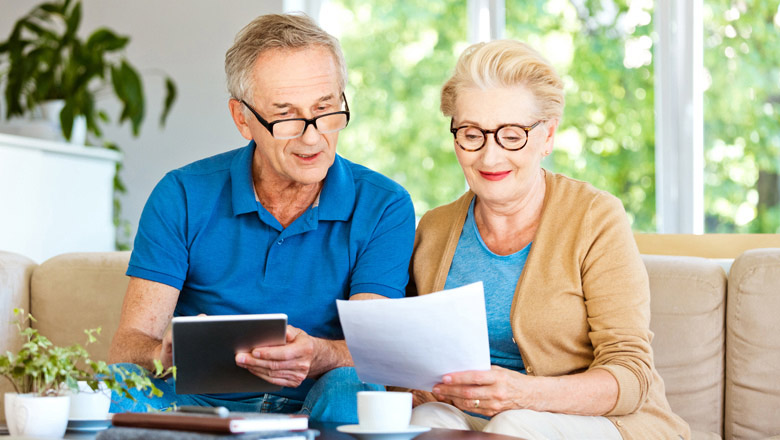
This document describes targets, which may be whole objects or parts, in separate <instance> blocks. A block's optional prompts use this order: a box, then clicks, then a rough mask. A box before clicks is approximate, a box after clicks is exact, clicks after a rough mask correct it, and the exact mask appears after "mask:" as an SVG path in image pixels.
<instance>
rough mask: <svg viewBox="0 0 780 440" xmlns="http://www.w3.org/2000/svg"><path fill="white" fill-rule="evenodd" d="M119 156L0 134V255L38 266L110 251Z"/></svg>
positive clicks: (87, 148) (112, 241) (103, 150)
mask: <svg viewBox="0 0 780 440" xmlns="http://www.w3.org/2000/svg"><path fill="white" fill-rule="evenodd" d="M121 158H122V156H121V154H119V153H117V152H115V151H110V150H106V149H102V148H94V147H82V146H76V145H73V144H67V143H60V142H51V141H45V140H40V139H34V138H28V137H22V136H13V135H7V134H0V250H3V251H10V252H15V253H18V254H22V255H24V256H26V257H29V258H31V259H33V260H35V261H37V262H38V263H41V262H43V261H44V260H46V259H48V258H50V257H53V256H55V255H58V254H61V253H65V252H81V251H111V250H114V225H113V214H112V213H113V180H114V174H115V167H116V163H117V162H118V161H120V160H121Z"/></svg>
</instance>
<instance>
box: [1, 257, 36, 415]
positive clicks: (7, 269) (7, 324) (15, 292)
mask: <svg viewBox="0 0 780 440" xmlns="http://www.w3.org/2000/svg"><path fill="white" fill-rule="evenodd" d="M36 266H37V264H35V262H34V261H33V260H31V259H29V258H27V257H23V256H21V255H18V254H14V253H11V252H3V251H0V353H5V352H6V351H11V352H14V353H15V352H17V351H18V350H19V348H21V345H22V338H20V337H19V330H18V329H17V327H16V324H14V321H16V317H14V309H17V308H18V309H24V310H25V312H28V311H29V310H30V277H31V276H32V274H33V270H35V267H36ZM13 390H14V388H13V386H12V385H11V383H10V382H8V381H7V380H5V379H3V378H0V420H5V410H4V407H3V401H4V400H5V399H2V396H3V395H5V393H8V392H12V391H13Z"/></svg>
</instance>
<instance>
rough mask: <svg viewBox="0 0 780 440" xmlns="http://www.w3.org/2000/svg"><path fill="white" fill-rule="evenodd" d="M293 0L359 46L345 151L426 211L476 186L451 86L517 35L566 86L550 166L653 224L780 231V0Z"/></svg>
mask: <svg viewBox="0 0 780 440" xmlns="http://www.w3.org/2000/svg"><path fill="white" fill-rule="evenodd" d="M286 2H287V3H286V4H287V9H288V10H293V9H305V10H308V11H309V13H310V14H312V15H314V16H318V17H320V22H321V23H322V25H323V27H325V28H326V29H327V30H328V31H330V32H332V33H333V34H334V35H336V36H338V37H339V38H340V40H341V43H342V46H343V47H344V52H345V56H346V58H347V63H348V65H349V69H350V75H351V76H350V81H349V86H348V89H347V93H348V95H349V97H350V104H351V103H352V102H353V101H354V102H355V106H354V117H355V119H354V121H353V122H350V124H351V125H350V129H349V130H345V131H344V132H343V133H342V135H341V136H342V138H341V140H340V143H339V148H340V152H341V154H343V155H344V156H345V157H347V158H350V159H352V160H354V161H356V162H359V163H362V164H365V165H367V166H369V167H371V168H373V169H376V170H379V171H380V172H382V173H384V174H386V175H388V176H389V177H391V178H393V179H394V180H396V181H398V182H399V183H401V184H402V185H404V186H405V187H406V188H407V189H408V190H409V192H410V193H411V195H412V198H413V200H414V203H415V208H416V210H417V213H418V214H422V213H424V212H425V211H427V210H428V209H430V208H432V207H434V206H438V205H441V204H443V203H447V202H449V201H451V200H453V199H454V198H455V197H457V196H458V195H459V194H461V193H462V192H463V190H464V189H465V183H464V180H463V178H462V175H461V171H460V168H459V166H458V164H457V160H456V159H455V157H454V154H452V140H451V138H450V137H448V132H447V128H448V125H447V124H448V121H447V120H446V119H445V118H443V117H442V116H441V113H440V112H439V109H438V105H439V92H440V88H441V85H442V84H443V82H444V80H445V79H446V78H447V77H448V75H449V74H450V73H451V71H452V68H453V67H454V64H455V61H456V59H457V56H458V55H459V54H460V53H461V51H462V50H463V49H464V48H465V47H466V46H467V45H468V44H469V43H468V42H469V41H476V40H485V39H487V38H490V37H492V38H501V37H502V36H505V37H507V38H517V39H520V40H524V41H527V42H528V43H529V44H531V45H532V46H534V47H535V48H537V49H538V50H540V51H541V52H542V53H543V55H545V56H546V57H547V58H548V59H549V60H550V61H551V62H552V63H553V65H555V66H556V68H557V69H558V71H559V72H560V73H561V76H562V77H563V79H564V82H565V84H566V108H565V110H564V117H563V121H562V124H561V126H560V128H559V130H558V135H557V140H556V149H555V151H554V153H553V155H551V156H550V158H548V159H547V160H546V161H545V162H544V163H543V166H545V167H547V168H549V169H551V170H553V171H555V172H561V173H564V174H567V175H570V176H572V177H574V178H577V179H582V180H586V181H588V182H591V183H593V184H594V185H595V186H596V187H599V188H602V189H605V190H607V191H609V192H611V193H613V194H615V195H616V196H618V197H619V198H620V199H621V200H622V201H623V204H624V206H625V207H626V211H627V212H628V214H629V217H630V219H631V221H632V227H633V228H634V230H637V231H654V230H656V229H658V230H659V231H661V232H772V233H778V232H780V0H690V1H685V2H678V1H676V0H602V1H597V2H592V1H586V0H539V1H535V2H525V1H520V0H460V1H456V0H443V1H437V2H426V1H424V0H417V1H404V2H380V1H358V0H297V1H295V0H286ZM301 6H303V7H301ZM702 156H703V157H702ZM702 224H703V225H702Z"/></svg>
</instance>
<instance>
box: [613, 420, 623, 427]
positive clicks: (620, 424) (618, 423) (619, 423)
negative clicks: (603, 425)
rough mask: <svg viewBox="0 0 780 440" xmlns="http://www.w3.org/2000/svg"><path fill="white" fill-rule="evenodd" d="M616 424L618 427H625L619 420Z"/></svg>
mask: <svg viewBox="0 0 780 440" xmlns="http://www.w3.org/2000/svg"><path fill="white" fill-rule="evenodd" d="M615 424H616V425H618V426H623V422H622V421H620V420H618V421H617V422H615Z"/></svg>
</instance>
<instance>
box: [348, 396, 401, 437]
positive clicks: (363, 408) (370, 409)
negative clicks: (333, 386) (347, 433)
mask: <svg viewBox="0 0 780 440" xmlns="http://www.w3.org/2000/svg"><path fill="white" fill-rule="evenodd" d="M357 403H358V421H359V423H360V427H361V428H362V429H365V430H366V431H373V432H393V431H403V430H404V429H406V428H408V427H409V421H410V420H411V418H412V393H402V392H395V391H359V392H358V393H357Z"/></svg>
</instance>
